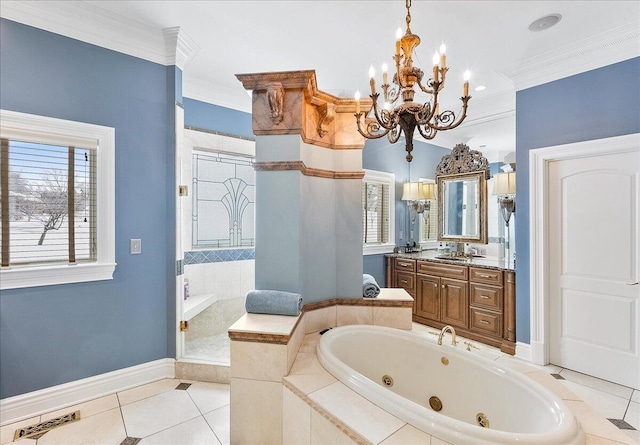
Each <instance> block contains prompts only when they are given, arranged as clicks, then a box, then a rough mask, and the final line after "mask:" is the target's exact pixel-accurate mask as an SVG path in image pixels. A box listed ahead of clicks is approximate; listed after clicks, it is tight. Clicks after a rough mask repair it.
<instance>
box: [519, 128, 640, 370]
mask: <svg viewBox="0 0 640 445" xmlns="http://www.w3.org/2000/svg"><path fill="white" fill-rule="evenodd" d="M639 147H640V133H634V134H629V135H623V136H615V137H610V138H603V139H594V140H589V141H583V142H576V143H572V144H564V145H555V146H552V147H544V148H537V149H534V150H530V151H529V209H530V210H529V212H530V213H529V221H530V225H529V255H530V265H529V277H530V285H529V304H530V319H531V361H532V362H533V363H535V364H538V365H546V364H548V363H549V348H550V338H549V270H548V264H549V261H548V260H549V251H550V250H549V245H548V243H549V227H548V218H549V215H548V205H549V202H548V192H549V190H548V183H549V164H550V163H551V162H553V161H561V160H569V159H578V158H584V157H591V156H596V155H604V154H615V153H626V152H631V151H634V150H638V148H639Z"/></svg>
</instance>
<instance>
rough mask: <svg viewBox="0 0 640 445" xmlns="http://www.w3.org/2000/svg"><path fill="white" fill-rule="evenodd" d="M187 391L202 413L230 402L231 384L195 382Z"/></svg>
mask: <svg viewBox="0 0 640 445" xmlns="http://www.w3.org/2000/svg"><path fill="white" fill-rule="evenodd" d="M187 393H188V394H189V395H190V396H191V399H192V400H193V401H194V403H195V404H196V406H197V407H198V409H199V410H200V412H201V413H202V414H206V413H208V412H210V411H213V410H214V409H218V408H220V407H222V406H225V405H228V404H229V399H230V395H229V385H225V384H223V383H205V382H196V383H193V384H192V385H191V386H190V387H189V389H187Z"/></svg>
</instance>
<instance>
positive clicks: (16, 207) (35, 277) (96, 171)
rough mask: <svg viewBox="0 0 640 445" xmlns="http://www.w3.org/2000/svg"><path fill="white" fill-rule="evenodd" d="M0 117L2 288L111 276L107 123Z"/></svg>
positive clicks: (111, 194)
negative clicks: (96, 123) (104, 125)
mask: <svg viewBox="0 0 640 445" xmlns="http://www.w3.org/2000/svg"><path fill="white" fill-rule="evenodd" d="M0 117H1V121H0V124H1V125H0V142H1V151H0V185H1V187H0V188H1V191H0V208H1V210H2V212H1V214H0V226H1V228H2V229H1V231H2V237H1V240H0V245H1V254H0V261H1V266H2V268H1V269H0V273H1V278H2V286H1V288H2V289H12V288H20V287H30V286H43V285H51V284H63V283H73V282H82V281H95V280H105V279H111V278H112V276H113V271H114V269H115V245H114V139H115V131H114V129H112V128H108V127H101V126H97V125H91V124H84V123H78V122H71V121H64V120H60V119H53V118H47V117H42V116H34V115H29V114H24V113H16V112H11V111H5V110H2V111H1V115H0Z"/></svg>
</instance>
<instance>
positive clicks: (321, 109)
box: [316, 102, 336, 138]
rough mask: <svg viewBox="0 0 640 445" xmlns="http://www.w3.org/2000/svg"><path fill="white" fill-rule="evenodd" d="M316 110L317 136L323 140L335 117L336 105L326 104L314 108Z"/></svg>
mask: <svg viewBox="0 0 640 445" xmlns="http://www.w3.org/2000/svg"><path fill="white" fill-rule="evenodd" d="M316 109H317V110H318V134H319V135H320V137H321V138H323V137H324V136H325V135H326V134H327V133H328V132H329V128H328V127H329V124H330V123H331V122H333V120H334V119H335V117H336V105H335V104H332V103H329V102H326V103H324V104H322V105H319V106H317V107H316Z"/></svg>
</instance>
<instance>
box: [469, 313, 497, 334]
mask: <svg viewBox="0 0 640 445" xmlns="http://www.w3.org/2000/svg"><path fill="white" fill-rule="evenodd" d="M469 315H470V319H471V320H470V325H471V326H470V327H471V330H477V332H479V333H485V334H490V335H493V336H496V337H501V336H502V315H501V314H496V313H495V312H488V311H483V310H481V309H476V308H470V314H469Z"/></svg>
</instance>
